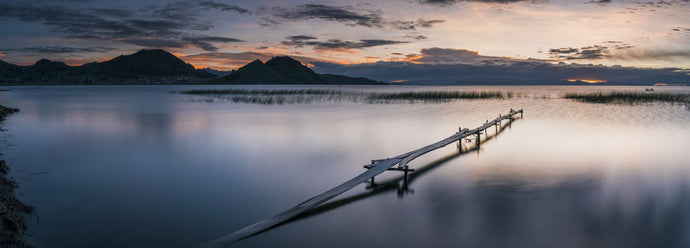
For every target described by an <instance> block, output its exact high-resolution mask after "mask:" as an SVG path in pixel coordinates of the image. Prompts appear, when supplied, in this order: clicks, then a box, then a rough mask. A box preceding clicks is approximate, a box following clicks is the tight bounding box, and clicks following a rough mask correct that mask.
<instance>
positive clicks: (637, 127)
mask: <svg viewBox="0 0 690 248" xmlns="http://www.w3.org/2000/svg"><path fill="white" fill-rule="evenodd" d="M196 87H197V86H162V87H152V86H132V87H122V86H112V87H42V88H40V89H36V88H33V89H24V88H22V89H17V90H14V91H10V92H3V93H2V94H3V96H2V98H1V99H0V104H3V105H8V106H13V107H18V108H20V109H21V110H22V111H21V112H20V113H18V114H16V115H13V116H12V117H11V118H10V119H9V120H8V121H7V123H6V126H5V128H7V129H8V130H9V131H8V132H6V134H7V135H8V136H7V140H9V142H11V144H12V146H10V147H8V148H7V149H5V150H3V151H2V152H3V153H4V154H5V155H4V158H6V159H8V162H9V163H10V164H11V165H13V166H14V167H13V170H12V172H11V173H12V175H11V176H13V177H14V178H16V179H17V181H18V182H19V183H20V184H21V187H20V188H19V192H21V193H22V195H21V197H22V198H23V199H25V200H26V201H27V202H28V203H30V204H32V205H34V206H36V213H35V216H34V217H35V218H33V220H34V221H33V222H31V223H30V224H29V225H30V227H29V228H30V229H29V230H28V234H29V235H30V237H31V238H32V239H34V240H35V241H36V243H37V244H38V246H39V247H85V246H97V247H99V246H100V247H103V246H105V247H190V246H193V245H194V244H197V243H199V242H201V241H204V240H208V239H211V238H213V237H215V236H219V235H222V234H226V233H228V232H230V231H233V230H237V229H239V228H241V227H243V226H245V225H247V224H251V223H254V222H256V221H258V220H261V219H263V218H265V217H267V216H271V215H272V214H275V213H278V212H280V211H282V210H284V209H285V208H288V207H290V206H294V205H295V204H296V203H299V202H301V201H302V200H304V199H307V198H309V197H310V196H313V195H316V194H318V193H321V192H323V191H324V190H327V189H329V188H331V187H332V186H334V185H337V184H338V183H340V182H343V181H345V180H347V179H350V178H351V177H352V176H353V175H357V174H359V173H361V172H362V170H363V168H361V165H362V164H364V163H366V162H368V160H370V159H375V158H380V157H381V156H386V155H394V154H399V153H401V152H404V151H409V150H411V149H415V148H418V147H421V146H424V145H428V144H429V142H433V141H436V140H439V139H442V138H445V137H447V136H448V135H449V133H451V132H454V131H456V130H457V127H458V125H460V126H462V127H474V126H478V125H480V124H481V123H483V122H484V120H486V119H487V118H492V117H495V116H496V115H498V114H499V113H502V112H505V111H506V110H507V109H510V108H524V109H525V111H526V112H525V118H524V119H522V120H519V121H516V122H515V123H513V125H512V128H511V127H510V126H508V127H504V129H503V132H504V133H503V134H501V135H500V136H499V137H497V138H494V139H491V141H490V142H486V143H484V144H482V146H481V151H480V152H479V153H478V152H477V150H472V149H471V148H470V147H466V148H463V150H462V152H458V150H457V147H455V146H453V145H450V146H448V147H446V148H444V149H443V150H439V151H437V152H433V153H429V154H426V155H424V156H422V157H420V158H418V159H417V160H415V161H413V164H411V165H412V166H413V167H414V168H415V169H416V171H415V172H414V173H411V174H410V175H409V176H410V177H409V178H408V187H407V189H405V188H404V187H401V181H400V176H401V174H400V173H399V172H387V173H384V175H382V176H380V177H377V178H376V182H377V184H378V185H377V187H375V188H373V189H366V188H365V187H366V186H365V185H362V186H361V187H359V188H356V189H354V190H353V191H352V192H347V193H346V194H345V195H343V196H342V198H339V199H334V201H332V202H330V203H328V204H327V205H324V206H322V207H320V208H318V209H315V210H314V211H313V212H310V213H309V214H308V215H305V216H302V217H301V218H300V219H298V221H293V222H290V223H289V224H287V225H283V226H280V227H278V228H275V229H273V230H271V231H269V232H265V233H262V234H261V235H259V236H255V237H252V238H249V239H246V240H243V241H241V242H239V243H237V244H236V246H237V247H282V246H297V247H324V246H328V247H373V246H377V247H392V246H394V247H458V246H462V247H657V246H658V247H690V243H689V242H690V241H688V239H690V227H689V226H688V225H690V202H689V201H690V200H689V199H688V197H689V193H690V192H689V191H690V190H689V189H690V183H689V182H690V168H689V167H688V166H687V165H688V161H690V153H687V145H688V140H690V127H688V125H687V123H690V111H687V110H686V109H685V108H684V107H682V106H674V105H666V104H651V105H642V106H628V105H597V104H585V103H579V102H572V101H567V100H564V99H559V98H558V96H560V95H562V94H563V93H564V92H584V93H587V92H593V91H609V90H616V91H620V90H638V89H637V88H635V87H565V88H563V87H548V86H546V87H544V86H539V87H524V86H516V87H514V86H501V87H483V86H472V87H468V86H460V87H456V86H452V87H424V86H410V87H402V89H398V88H397V87H394V88H391V87H385V88H375V87H371V88H367V87H362V88H353V89H352V90H357V91H359V90H370V91H398V90H399V91H412V90H436V91H437V90H446V89H448V90H471V91H494V90H500V91H511V92H515V93H521V94H526V95H530V96H536V97H519V98H514V99H508V100H487V99H483V100H467V101H465V100H460V101H453V102H449V103H442V104H385V105H368V104H364V103H362V104H335V103H332V104H330V103H329V104H305V105H284V106H258V105H249V104H234V103H228V102H220V103H205V102H190V98H188V96H184V95H179V94H170V93H169V92H170V91H171V90H178V91H179V90H184V89H189V88H196ZM210 87H217V88H233V87H237V86H209V88H210ZM262 87H269V86H262ZM296 87H298V86H296ZM257 88H260V87H259V86H257ZM284 88H289V87H288V86H285V87H284ZM639 90H644V89H643V88H640V89H639ZM659 90H660V91H669V92H688V91H690V90H688V88H687V87H686V88H663V89H661V88H660V89H659ZM539 96H549V97H543V98H541V97H539ZM508 130H510V132H508ZM490 131H491V132H492V131H493V130H490ZM491 132H490V133H491ZM463 144H464V145H469V144H466V143H463ZM470 144H471V143H470ZM46 171H50V173H43V174H37V175H31V173H38V172H46ZM36 220H40V221H36ZM353 237H357V238H353ZM382 237H383V238H382Z"/></svg>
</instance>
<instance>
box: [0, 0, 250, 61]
mask: <svg viewBox="0 0 690 248" xmlns="http://www.w3.org/2000/svg"><path fill="white" fill-rule="evenodd" d="M210 10H214V11H220V12H223V13H234V14H247V13H249V12H250V11H249V10H247V9H244V8H241V7H239V6H236V5H232V4H226V3H222V2H215V1H178V2H174V3H170V4H166V5H163V6H149V7H145V8H142V9H138V10H129V9H106V8H92V9H72V8H66V7H62V6H57V5H34V4H29V3H22V4H4V3H0V17H4V18H13V19H17V20H20V21H23V22H35V23H41V24H44V25H46V26H48V27H51V28H53V30H54V31H56V32H60V33H63V34H64V35H65V36H66V37H67V38H72V39H86V40H104V41H119V42H123V43H127V44H132V45H137V46H142V47H168V48H177V47H184V46H196V47H199V48H201V49H203V50H206V51H216V50H218V48H217V47H216V46H214V43H228V42H241V41H242V40H240V39H235V38H230V37H208V36H194V35H190V33H191V32H193V31H204V30H209V29H211V28H212V27H213V25H212V24H211V23H209V22H207V21H204V20H202V19H203V18H202V16H201V14H202V13H203V11H210ZM144 37H146V38H144Z"/></svg>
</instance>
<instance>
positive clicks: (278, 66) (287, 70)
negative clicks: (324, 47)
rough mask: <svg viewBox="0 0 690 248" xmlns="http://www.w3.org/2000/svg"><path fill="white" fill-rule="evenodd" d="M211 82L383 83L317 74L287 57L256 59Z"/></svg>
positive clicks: (210, 82) (210, 81)
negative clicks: (263, 60)
mask: <svg viewBox="0 0 690 248" xmlns="http://www.w3.org/2000/svg"><path fill="white" fill-rule="evenodd" d="M207 83H209V84H322V85H323V84H339V85H347V84H381V85H385V83H383V82H378V81H374V80H371V79H368V78H352V77H347V76H340V75H333V74H317V73H316V72H314V71H312V70H311V69H309V67H307V66H305V65H303V64H302V63H301V62H299V61H297V60H295V59H293V58H290V57H287V56H279V57H274V58H272V59H271V60H269V61H268V62H266V63H263V62H261V60H258V59H257V60H254V61H252V62H251V63H249V64H246V65H245V66H243V67H241V68H240V69H238V70H237V71H234V72H233V73H231V74H229V75H227V76H223V77H220V78H216V79H211V80H209V81H208V82H207Z"/></svg>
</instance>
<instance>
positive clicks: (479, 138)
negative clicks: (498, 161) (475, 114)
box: [475, 130, 482, 149]
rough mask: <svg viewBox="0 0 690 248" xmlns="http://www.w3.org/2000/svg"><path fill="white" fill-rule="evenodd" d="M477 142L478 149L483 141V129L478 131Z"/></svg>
mask: <svg viewBox="0 0 690 248" xmlns="http://www.w3.org/2000/svg"><path fill="white" fill-rule="evenodd" d="M475 143H476V145H477V149H479V146H480V145H481V143H482V131H481V130H478V131H477V140H476V141H475Z"/></svg>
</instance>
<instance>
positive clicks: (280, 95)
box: [179, 89, 513, 104]
mask: <svg viewBox="0 0 690 248" xmlns="http://www.w3.org/2000/svg"><path fill="white" fill-rule="evenodd" d="M179 93H181V94H189V95H204V96H209V97H213V98H220V99H224V100H229V101H232V102H239V103H253V104H300V103H314V102H342V101H347V102H363V103H370V104H374V103H401V102H409V103H416V102H422V103H435V102H448V101H452V100H458V99H506V98H512V97H513V93H504V92H500V91H480V92H476V91H409V92H385V93H381V92H359V91H339V90H318V89H298V90H245V89H219V90H188V91H182V92H179Z"/></svg>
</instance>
